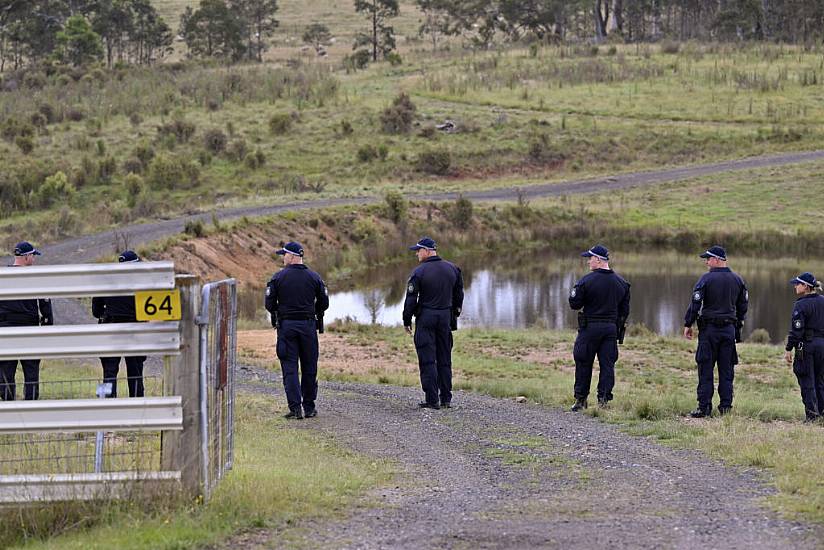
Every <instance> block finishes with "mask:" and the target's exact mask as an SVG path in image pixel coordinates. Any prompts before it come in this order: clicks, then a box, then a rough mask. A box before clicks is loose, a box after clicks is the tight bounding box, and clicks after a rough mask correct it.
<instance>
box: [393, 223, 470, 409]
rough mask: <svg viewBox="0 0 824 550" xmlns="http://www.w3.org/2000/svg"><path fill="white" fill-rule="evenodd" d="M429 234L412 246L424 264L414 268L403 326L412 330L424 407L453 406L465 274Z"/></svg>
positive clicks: (407, 330) (421, 263) (407, 294)
mask: <svg viewBox="0 0 824 550" xmlns="http://www.w3.org/2000/svg"><path fill="white" fill-rule="evenodd" d="M437 248H438V247H437V245H436V244H435V241H433V240H432V239H430V238H429V237H424V238H422V239H421V240H419V241H418V243H417V244H415V245H413V246H410V247H409V250H414V251H415V255H416V256H417V257H418V262H419V264H420V265H418V267H416V268H415V270H414V271H412V276H410V277H409V282H408V283H407V288H406V300H405V301H404V304H403V326H404V328H405V329H406V332H407V333H408V334H412V317H413V316H414V317H415V336H414V339H415V351H417V353H418V368H419V369H420V373H421V387H422V388H423V392H424V395H425V400H424V401H422V402H421V403H419V405H418V406H420V407H421V408H428V409H440V408H441V407H446V408H449V407H451V406H452V331H453V330H456V329H457V328H458V317H459V316H460V314H461V308H462V307H463V298H464V290H463V276H462V275H461V270H460V269H459V268H458V267H457V266H456V265H454V264H452V263H450V262H447V261H446V260H443V259H441V257H440V256H438V251H437Z"/></svg>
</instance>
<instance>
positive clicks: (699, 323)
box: [695, 317, 707, 330]
mask: <svg viewBox="0 0 824 550" xmlns="http://www.w3.org/2000/svg"><path fill="white" fill-rule="evenodd" d="M695 326H697V327H698V330H704V329H705V328H707V320H706V319H703V318H701V317H699V318H698V319H696V320H695Z"/></svg>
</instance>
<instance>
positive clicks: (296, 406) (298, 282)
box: [266, 242, 329, 419]
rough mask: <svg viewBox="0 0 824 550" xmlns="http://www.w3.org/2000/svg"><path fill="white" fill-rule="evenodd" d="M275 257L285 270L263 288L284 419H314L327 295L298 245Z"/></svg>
mask: <svg viewBox="0 0 824 550" xmlns="http://www.w3.org/2000/svg"><path fill="white" fill-rule="evenodd" d="M276 254H279V255H281V256H283V265H284V266H285V267H284V268H283V269H281V270H280V271H278V272H277V273H275V274H274V275H273V276H272V279H271V280H270V281H269V284H268V285H267V286H266V310H267V311H269V313H270V314H271V319H272V326H273V327H275V328H276V329H277V335H278V336H277V348H276V350H277V356H278V359H280V368H281V370H282V371H283V386H284V388H285V389H286V401H287V402H288V404H289V413H288V414H286V415H285V417H286V418H294V419H301V418H303V417H304V415H305V416H306V418H312V417H313V416H317V410H316V408H315V399H316V398H317V395H318V335H317V332H323V312H324V311H326V310H327V309H328V308H329V296H328V294H327V290H326V284H325V283H324V282H323V279H321V278H320V275H318V274H317V273H315V272H314V271H312V270H310V269H309V268H308V267H306V265H305V264H304V263H303V247H302V246H301V245H300V244H299V243H296V242H289V243H286V245H285V246H284V247H283V248H281V249H280V250H278V251H277V252H276ZM298 361H300V372H301V376H300V381H298ZM301 405H303V411H301Z"/></svg>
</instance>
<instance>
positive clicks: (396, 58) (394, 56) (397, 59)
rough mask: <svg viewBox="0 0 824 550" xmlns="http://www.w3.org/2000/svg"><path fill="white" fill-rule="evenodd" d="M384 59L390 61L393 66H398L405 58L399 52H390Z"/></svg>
mask: <svg viewBox="0 0 824 550" xmlns="http://www.w3.org/2000/svg"><path fill="white" fill-rule="evenodd" d="M384 59H386V60H387V61H389V64H390V65H392V66H393V67H397V66H398V65H401V64H403V59H402V58H401V56H400V54H398V53H397V52H389V53H388V54H386V55H385V56H384Z"/></svg>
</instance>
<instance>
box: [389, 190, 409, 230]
mask: <svg viewBox="0 0 824 550" xmlns="http://www.w3.org/2000/svg"><path fill="white" fill-rule="evenodd" d="M383 200H384V201H385V202H386V211H387V212H386V213H387V216H388V217H389V219H390V220H392V221H393V222H394V223H396V224H397V223H399V222H400V221H401V220H402V219H404V217H406V212H407V210H408V207H409V204H408V203H407V201H406V199H405V198H404V196H403V195H402V194H401V193H400V192H399V191H388V192H387V193H386V195H384V196H383Z"/></svg>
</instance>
